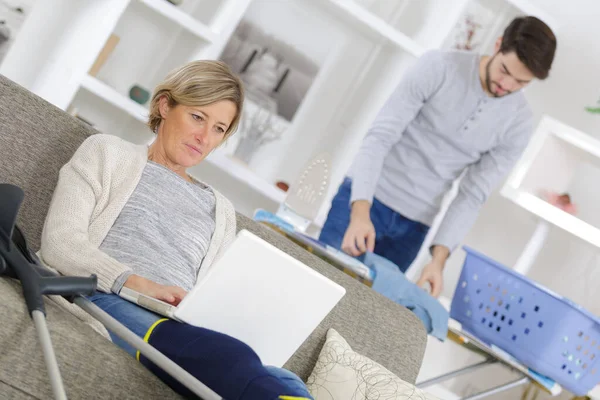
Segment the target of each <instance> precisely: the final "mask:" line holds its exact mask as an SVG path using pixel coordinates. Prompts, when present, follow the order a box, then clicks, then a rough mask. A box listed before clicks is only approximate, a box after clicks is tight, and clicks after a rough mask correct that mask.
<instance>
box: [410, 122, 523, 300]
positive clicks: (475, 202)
mask: <svg viewBox="0 0 600 400" xmlns="http://www.w3.org/2000/svg"><path fill="white" fill-rule="evenodd" d="M532 128H533V127H532V120H531V116H530V113H529V111H528V110H523V111H522V112H521V114H520V115H519V116H518V118H516V119H515V122H513V124H511V126H510V128H509V131H508V133H509V134H508V135H506V136H505V138H504V140H503V141H502V143H500V144H498V145H497V146H496V147H494V148H492V149H491V150H489V151H488V152H487V153H485V154H483V155H482V157H481V158H480V159H479V161H477V162H476V163H475V164H473V165H471V166H470V167H469V168H468V170H467V172H466V174H465V176H464V177H463V179H462V181H461V182H460V185H459V189H458V193H457V195H456V197H455V198H454V200H453V201H452V203H451V204H450V206H449V207H448V210H447V212H446V214H445V215H444V218H443V220H442V222H441V224H440V227H439V229H438V231H437V233H436V235H435V237H434V238H433V241H432V245H431V248H430V250H431V255H432V260H431V262H430V263H429V264H428V265H426V266H425V268H424V269H423V272H422V274H421V277H420V279H419V281H418V282H417V285H418V286H421V285H422V284H424V283H425V282H429V283H430V284H431V294H432V295H433V296H434V297H437V296H439V294H440V293H441V292H442V286H443V285H442V270H443V268H444V265H445V264H446V260H447V259H448V257H449V256H450V254H451V252H452V251H454V250H455V248H456V247H457V246H458V244H459V243H460V242H461V241H462V240H463V238H464V237H465V236H466V234H467V232H468V231H469V229H471V226H472V225H473V223H474V222H475V220H476V219H477V215H478V214H479V210H480V209H481V206H482V205H483V204H484V203H485V201H486V200H487V198H488V196H489V195H490V193H491V192H492V190H494V188H495V187H496V186H497V185H498V184H499V183H500V181H501V180H502V178H504V177H505V176H506V174H507V173H508V172H509V171H510V170H511V168H512V167H513V166H514V164H515V163H516V162H517V160H518V159H519V157H520V156H521V154H522V153H523V150H524V149H525V147H526V146H527V143H528V142H529V138H530V137H531V133H532Z"/></svg>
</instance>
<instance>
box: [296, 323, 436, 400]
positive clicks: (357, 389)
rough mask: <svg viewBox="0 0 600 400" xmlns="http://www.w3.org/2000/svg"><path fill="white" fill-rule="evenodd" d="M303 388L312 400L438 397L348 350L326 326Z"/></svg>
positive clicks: (417, 399) (425, 398)
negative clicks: (325, 334) (324, 335)
mask: <svg viewBox="0 0 600 400" xmlns="http://www.w3.org/2000/svg"><path fill="white" fill-rule="evenodd" d="M307 387H308V390H309V391H310V393H311V394H312V395H313V396H314V398H315V400H438V399H437V398H436V397H434V396H432V395H430V394H427V393H425V392H423V391H422V390H420V389H417V388H416V387H415V386H414V385H412V384H410V383H407V382H405V381H403V380H402V379H400V378H398V377H397V376H396V375H394V374H392V373H391V372H390V371H388V370H387V369H385V368H384V367H382V366H381V365H379V364H378V363H376V362H375V361H372V360H370V359H369V358H367V357H365V356H363V355H360V354H358V353H356V352H355V351H353V350H352V348H351V347H350V345H348V342H346V340H344V338H343V337H342V336H340V334H339V333H338V332H337V331H336V330H335V329H329V331H328V332H327V340H326V341H325V345H324V346H323V349H322V350H321V354H319V359H318V360H317V364H316V365H315V368H314V369H313V372H312V374H311V375H310V377H309V378H308V382H307Z"/></svg>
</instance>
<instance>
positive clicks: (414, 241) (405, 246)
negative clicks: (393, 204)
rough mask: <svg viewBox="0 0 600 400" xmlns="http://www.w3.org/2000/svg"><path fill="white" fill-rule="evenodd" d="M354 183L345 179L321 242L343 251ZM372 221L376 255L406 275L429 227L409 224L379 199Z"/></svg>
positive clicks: (334, 199) (333, 205)
mask: <svg viewBox="0 0 600 400" xmlns="http://www.w3.org/2000/svg"><path fill="white" fill-rule="evenodd" d="M351 190H352V181H351V180H350V178H346V179H344V182H343V183H342V184H341V185H340V187H339V189H338V192H337V194H336V195H335V197H334V198H333V200H332V202H331V209H330V210H329V214H328V215H327V220H326V221H325V225H324V226H323V229H322V230H321V234H320V236H319V240H320V241H322V242H324V243H327V244H328V245H330V246H332V247H335V248H336V249H340V248H341V247H342V241H343V239H344V234H345V233H346V229H348V225H350V211H351V209H350V194H351ZM371 221H372V222H373V225H374V227H375V251H374V253H375V254H378V255H380V256H382V257H384V258H386V259H388V260H390V261H391V262H393V263H394V264H396V265H397V266H398V268H400V270H401V271H402V272H406V270H407V269H408V267H410V265H411V264H412V262H413V261H414V260H415V258H416V257H417V255H418V254H419V250H420V249H421V246H422V245H423V242H424V241H425V236H427V232H428V231H429V227H428V226H427V225H424V224H422V223H420V222H417V221H413V220H410V219H408V218H406V217H404V216H402V215H401V214H399V213H397V212H396V211H394V210H392V209H391V208H389V207H388V206H386V205H385V204H383V203H381V202H380V201H379V200H377V199H375V198H374V199H373V204H372V206H371Z"/></svg>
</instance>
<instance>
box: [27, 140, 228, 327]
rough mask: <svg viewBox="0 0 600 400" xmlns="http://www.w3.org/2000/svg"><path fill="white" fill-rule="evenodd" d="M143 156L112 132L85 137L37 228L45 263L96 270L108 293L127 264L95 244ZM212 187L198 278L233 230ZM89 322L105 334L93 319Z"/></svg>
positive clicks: (130, 187) (80, 272)
mask: <svg viewBox="0 0 600 400" xmlns="http://www.w3.org/2000/svg"><path fill="white" fill-rule="evenodd" d="M147 161H148V148H147V147H146V146H143V145H135V144H133V143H130V142H127V141H125V140H123V139H120V138H118V137H116V136H113V135H103V134H96V135H93V136H91V137H89V138H88V139H87V140H86V141H85V142H84V143H83V144H82V145H81V146H80V147H79V149H77V151H76V152H75V154H74V155H73V157H72V158H71V160H70V161H69V162H68V163H67V164H65V165H64V166H63V167H62V168H61V170H60V174H59V178H58V183H57V186H56V189H55V191H54V194H53V197H52V202H51V203H50V209H49V210H48V215H47V217H46V222H45V224H44V229H43V232H42V244H41V248H40V253H39V254H40V258H41V259H42V261H43V262H44V264H46V265H47V266H49V267H51V268H54V269H56V270H57V271H58V272H60V273H61V274H63V275H72V276H89V275H90V274H96V275H97V276H98V290H100V291H103V292H106V293H110V290H111V287H112V285H113V283H114V282H115V280H116V279H117V278H118V277H119V276H120V275H121V274H122V273H123V272H125V271H127V270H129V269H130V268H129V267H128V266H126V265H124V264H121V263H120V262H118V261H117V260H115V259H114V258H112V257H110V256H108V255H107V254H105V253H103V252H102V251H100V250H99V246H100V244H102V241H103V240H104V238H105V237H106V235H107V234H108V231H109V230H110V228H111V227H112V226H113V224H114V222H115V221H116V219H117V217H118V216H119V214H120V213H121V210H122V209H123V207H124V206H125V204H126V203H127V201H128V200H129V197H130V196H131V194H132V193H133V191H134V189H135V187H136V186H137V184H138V182H139V180H140V177H141V176H142V172H143V170H144V167H145V165H146V163H147ZM213 192H214V193H215V198H216V207H215V208H216V210H215V211H216V212H215V231H214V233H213V236H212V239H211V242H210V245H209V247H208V250H207V253H206V256H205V257H204V260H203V261H202V265H201V266H200V269H199V272H198V277H197V280H199V279H201V278H202V277H203V276H205V274H206V273H208V271H209V270H210V268H211V267H212V265H213V264H214V262H215V261H216V260H217V259H218V258H220V257H221V255H222V254H223V252H224V251H225V249H226V248H227V247H228V246H229V244H230V243H231V242H232V241H233V239H234V237H235V233H236V216H235V210H234V208H233V206H232V204H231V202H230V201H229V200H227V199H226V198H225V197H224V196H223V195H221V194H220V193H219V192H217V191H216V190H214V189H213ZM57 300H58V301H59V302H61V303H62V304H63V305H66V304H69V303H67V302H66V301H65V302H62V301H61V300H60V299H57ZM68 308H69V309H70V311H71V312H73V313H74V314H76V315H77V316H78V317H80V318H81V319H84V320H86V321H87V322H91V321H92V320H91V318H89V317H87V316H86V315H87V314H85V315H84V313H83V312H81V311H80V310H78V309H76V308H74V307H68ZM94 327H95V328H96V329H97V330H100V331H101V332H102V333H103V334H106V333H105V331H104V330H103V329H99V326H98V325H97V324H94Z"/></svg>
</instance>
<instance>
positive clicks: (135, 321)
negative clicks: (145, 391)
mask: <svg viewBox="0 0 600 400" xmlns="http://www.w3.org/2000/svg"><path fill="white" fill-rule="evenodd" d="M88 299H89V300H90V301H92V302H93V303H94V304H95V305H97V306H98V307H100V308H101V309H102V310H104V311H105V312H106V313H108V314H109V315H110V316H112V317H113V318H115V319H116V320H117V321H119V322H120V323H121V324H123V325H125V326H126V327H127V328H128V329H129V330H131V331H132V332H133V333H135V334H136V335H137V336H139V337H141V338H144V336H145V335H146V332H147V331H148V329H150V327H151V326H152V325H153V324H154V323H155V322H157V321H158V320H160V319H163V318H164V317H163V316H160V315H158V314H155V313H153V312H151V311H149V310H146V309H145V308H142V307H139V306H138V305H136V304H134V303H131V302H129V301H127V300H125V299H123V298H122V297H120V296H118V295H116V294H107V293H102V292H96V293H95V294H94V295H92V296H90V297H88ZM292 329H293V328H292ZM209 332H210V333H212V331H208V330H207V329H202V328H198V335H199V340H198V341H196V342H195V343H196V344H195V345H196V346H202V345H203V341H202V336H203V335H205V334H206V333H209ZM109 334H110V337H111V339H112V341H113V343H115V344H116V345H118V346H119V347H121V348H122V349H124V350H125V351H127V352H128V353H129V354H131V355H132V356H133V357H135V356H136V353H137V350H136V349H134V348H133V347H131V346H130V345H129V344H127V343H126V342H125V341H124V340H122V339H121V338H120V337H118V336H117V335H115V334H114V333H112V332H110V331H109ZM206 336H207V337H208V335H206ZM211 340H212V343H213V344H214V337H211ZM223 340H228V341H236V339H233V338H230V337H227V336H225V335H223ZM238 342H239V341H238ZM240 343H241V342H240ZM208 368H210V366H209V367H208ZM264 368H265V369H266V372H267V373H268V375H270V376H271V377H273V378H275V379H277V380H278V381H279V382H281V383H282V384H283V385H284V386H285V387H286V388H287V389H289V391H290V392H291V393H294V394H295V396H303V397H306V398H308V399H312V397H311V395H310V393H309V392H308V390H307V389H306V385H305V384H304V382H302V380H301V379H300V378H298V377H297V376H296V375H295V374H294V373H292V372H290V371H288V370H286V369H283V368H277V367H272V366H264ZM188 372H190V373H191V371H188ZM192 375H193V374H192ZM198 378H199V379H201V377H198ZM201 380H202V379H201ZM223 385H228V382H227V376H223ZM213 390H215V391H216V392H218V393H219V390H218V388H216V387H214V388H213Z"/></svg>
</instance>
